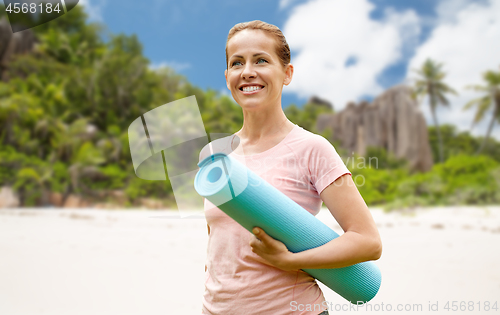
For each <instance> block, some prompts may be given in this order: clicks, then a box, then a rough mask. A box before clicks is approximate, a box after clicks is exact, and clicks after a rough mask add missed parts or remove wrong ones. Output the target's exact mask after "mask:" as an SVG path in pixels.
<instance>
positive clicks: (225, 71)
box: [224, 69, 231, 91]
mask: <svg viewBox="0 0 500 315" xmlns="http://www.w3.org/2000/svg"><path fill="white" fill-rule="evenodd" d="M224 77H225V78H226V86H227V88H228V89H229V91H231V89H230V88H229V81H228V80H227V69H226V70H224Z"/></svg>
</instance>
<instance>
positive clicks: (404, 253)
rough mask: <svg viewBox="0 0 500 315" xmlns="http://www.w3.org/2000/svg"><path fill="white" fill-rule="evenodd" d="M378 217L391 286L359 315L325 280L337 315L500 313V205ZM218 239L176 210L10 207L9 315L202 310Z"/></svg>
mask: <svg viewBox="0 0 500 315" xmlns="http://www.w3.org/2000/svg"><path fill="white" fill-rule="evenodd" d="M371 211H372V214H373V216H374V219H375V221H376V222H377V225H378V227H379V230H380V233H381V236H382V240H383V245H384V249H383V255H382V258H381V259H380V260H378V261H377V262H376V263H377V265H378V266H379V267H380V269H381V271H382V275H383V280H382V286H381V289H380V291H379V293H378V295H377V296H376V297H375V298H374V299H373V300H372V301H371V302H370V303H369V305H366V306H363V307H359V308H358V309H355V308H349V303H348V302H346V301H345V300H343V299H342V298H341V297H339V296H338V295H337V294H335V293H334V292H332V291H331V290H330V289H328V288H325V287H324V286H323V285H322V284H320V286H321V287H322V288H323V291H324V294H325V297H326V299H327V300H328V302H329V303H330V307H331V311H330V313H331V314H336V313H342V314H344V313H359V314H380V313H383V312H386V311H388V310H390V311H392V312H393V313H394V314H398V313H401V314H403V313H404V314H441V313H453V314H483V313H484V314H500V207H499V206H491V207H444V208H432V209H417V210H414V211H406V212H392V213H389V214H386V213H384V212H383V211H382V210H380V209H375V208H374V209H371ZM318 218H319V219H320V220H322V221H323V222H325V223H326V224H328V225H329V226H331V227H332V228H333V229H334V230H335V231H337V232H338V233H341V229H340V227H339V226H338V225H337V224H336V222H335V220H334V219H333V217H332V216H331V215H330V213H329V212H328V210H327V209H323V210H322V211H321V212H320V214H318ZM207 240H208V237H207V229H206V223H205V221H204V219H203V218H196V217H187V218H182V219H181V218H180V217H179V214H178V212H177V211H175V210H166V211H148V210H121V211H117V210H94V209H75V210H67V209H66V210H60V209H0V314H7V315H17V314H19V315H21V314H22V315H32V314H33V315H35V314H54V315H55V314H61V315H78V314H86V315H87V314H93V315H95V314H106V315H113V314H120V315H126V314H138V315H139V314H140V315H145V314H147V315H154V314H174V315H175V314H200V310H201V295H202V292H203V279H204V261H205V254H206V244H207ZM453 301H456V302H455V303H453ZM447 302H449V304H448V307H449V311H447V310H446V309H445V307H446V303H447ZM495 302H496V305H497V307H498V309H497V310H493V309H492V307H493V306H494V305H495V304H494V303H495ZM487 305H489V306H490V310H489V311H485V307H486V308H487ZM455 306H456V308H457V311H453V308H454V307H455ZM389 308H390V309H389ZM398 308H399V309H402V311H400V312H398V311H397V309H398ZM461 308H462V309H465V310H464V311H460V309H461ZM479 308H480V310H479ZM342 309H343V311H342ZM405 309H406V310H405ZM336 310H337V311H336ZM229 315H230V314H229Z"/></svg>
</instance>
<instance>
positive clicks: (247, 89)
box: [239, 84, 264, 95]
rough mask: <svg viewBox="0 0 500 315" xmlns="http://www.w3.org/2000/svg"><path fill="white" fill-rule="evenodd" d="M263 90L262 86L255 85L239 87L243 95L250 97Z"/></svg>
mask: <svg viewBox="0 0 500 315" xmlns="http://www.w3.org/2000/svg"><path fill="white" fill-rule="evenodd" d="M263 89H264V86H262V85H258V84H257V85H255V84H243V85H242V86H240V88H239V90H240V91H241V92H242V94H244V95H252V94H257V93H259V92H260V91H262V90H263Z"/></svg>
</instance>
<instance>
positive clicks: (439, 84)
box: [414, 59, 457, 163]
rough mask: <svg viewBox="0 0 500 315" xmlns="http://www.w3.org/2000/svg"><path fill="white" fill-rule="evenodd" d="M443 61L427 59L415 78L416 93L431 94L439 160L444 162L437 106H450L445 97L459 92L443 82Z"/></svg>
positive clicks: (422, 95)
mask: <svg viewBox="0 0 500 315" xmlns="http://www.w3.org/2000/svg"><path fill="white" fill-rule="evenodd" d="M442 67H443V64H442V63H436V62H435V61H433V60H432V59H427V60H426V61H425V62H424V64H423V65H422V68H420V69H415V70H414V71H415V72H417V74H418V75H419V76H420V77H419V78H417V79H416V80H415V92H414V93H415V95H416V96H420V97H425V96H429V105H430V106H431V113H432V119H433V120H434V125H435V126H436V131H437V136H438V142H439V161H440V162H441V163H443V160H444V159H443V139H442V138H441V131H440V130H439V124H438V120H437V116H436V107H437V106H438V105H439V104H441V105H444V106H449V103H450V102H449V101H448V99H447V98H446V97H445V94H446V93H452V94H457V92H456V91H455V90H454V89H453V88H451V87H450V86H448V85H447V84H446V83H444V82H443V78H444V77H445V75H446V74H445V73H444V72H443V71H442V70H441V68H442Z"/></svg>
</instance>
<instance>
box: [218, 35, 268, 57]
mask: <svg viewBox="0 0 500 315" xmlns="http://www.w3.org/2000/svg"><path fill="white" fill-rule="evenodd" d="M227 50H228V55H229V57H231V56H233V55H239V54H241V53H254V52H266V53H268V54H270V55H274V54H276V41H275V39H274V38H273V37H272V36H271V35H269V34H267V33H266V32H264V31H261V30H243V31H239V32H238V33H236V34H234V36H233V37H232V38H231V39H230V40H229V42H228V44H227Z"/></svg>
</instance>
